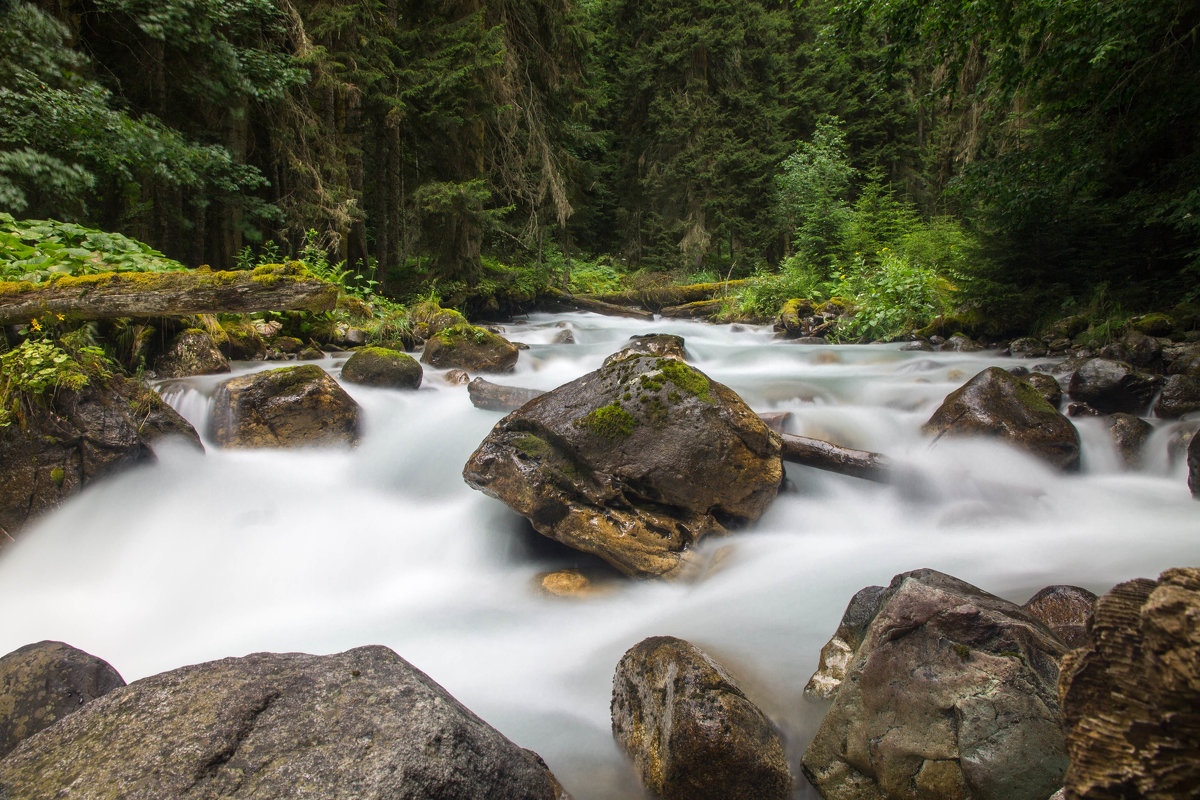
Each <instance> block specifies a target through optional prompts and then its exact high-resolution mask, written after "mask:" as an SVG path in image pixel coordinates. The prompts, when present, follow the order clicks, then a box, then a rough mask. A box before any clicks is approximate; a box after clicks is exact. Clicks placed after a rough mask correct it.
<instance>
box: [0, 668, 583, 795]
mask: <svg viewBox="0 0 1200 800" xmlns="http://www.w3.org/2000/svg"><path fill="white" fill-rule="evenodd" d="M0 796H3V797H6V798H7V799H8V800H44V798H49V797H66V796H70V797H72V798H75V799H76V800H101V798H115V797H120V798H123V800H185V799H192V798H202V797H203V798H227V799H228V800H251V798H300V797H308V798H327V799H328V800H351V799H353V800H359V799H360V798H485V797H486V798H490V799H491V800H561V799H562V798H563V797H564V795H563V792H562V788H561V787H560V786H559V784H558V782H557V781H556V780H555V778H554V776H553V775H552V774H551V773H550V771H549V770H548V769H547V768H546V765H545V763H544V762H543V761H542V760H541V759H540V758H539V757H538V756H537V755H536V754H534V753H532V752H530V751H528V750H524V749H522V748H520V747H518V746H517V745H515V744H513V743H512V742H511V741H509V740H508V739H507V738H505V737H504V736H503V735H501V734H500V732H499V731H497V730H496V729H494V728H492V727H491V726H489V725H488V724H487V723H486V722H484V721H483V720H482V719H480V718H479V717H478V716H476V715H475V714H473V713H471V711H470V710H468V709H467V708H465V707H464V706H463V705H462V704H461V703H459V702H458V701H457V700H455V699H454V698H453V697H452V696H451V695H450V694H449V693H448V692H446V690H445V689H443V688H442V687H441V686H439V685H438V684H437V683H435V682H434V681H433V680H432V679H430V678H429V677H428V676H427V675H425V674H424V673H422V672H421V671H420V670H418V669H417V668H415V667H414V666H412V665H411V664H409V663H408V662H407V661H405V660H404V659H402V658H400V657H399V656H398V655H396V654H395V653H393V652H392V651H391V650H388V649H387V648H385V647H379V646H374V647H360V648H357V649H355V650H350V651H348V652H345V653H339V654H335V655H325V656H314V655H305V654H302V653H284V654H276V653H256V654H254V655H249V656H246V657H244V658H226V659H222V660H220V661H212V662H208V663H205V664H196V665H193V666H188V667H183V668H181V669H177V670H173V671H171V672H165V673H162V674H161V675H155V676H152V677H149V678H143V679H142V680H139V681H135V682H134V683H131V684H130V685H128V686H126V687H123V688H120V689H115V690H113V691H111V692H109V693H108V694H106V695H104V696H103V697H101V698H99V699H97V700H93V701H92V702H90V703H87V704H86V705H84V706H83V707H82V708H80V709H79V710H78V711H76V712H75V713H74V714H71V715H69V716H67V717H66V718H64V719H61V720H59V722H58V723H56V724H55V725H53V726H51V727H49V728H47V729H45V730H43V731H41V732H40V733H38V734H36V735H34V736H32V737H30V738H28V739H26V740H25V741H23V742H22V743H21V744H20V745H19V746H18V747H17V749H16V750H14V751H13V752H12V753H10V754H9V756H8V757H7V758H5V759H4V760H3V761H0Z"/></svg>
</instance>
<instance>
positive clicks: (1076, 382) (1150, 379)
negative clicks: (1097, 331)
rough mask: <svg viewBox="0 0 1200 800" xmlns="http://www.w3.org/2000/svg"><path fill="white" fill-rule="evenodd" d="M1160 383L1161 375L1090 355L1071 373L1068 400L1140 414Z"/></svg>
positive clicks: (1147, 405) (1093, 406) (1097, 407)
mask: <svg viewBox="0 0 1200 800" xmlns="http://www.w3.org/2000/svg"><path fill="white" fill-rule="evenodd" d="M1161 384H1162V378H1161V377H1159V376H1157V375H1148V374H1146V373H1143V372H1139V371H1138V370H1136V369H1134V368H1133V366H1132V365H1130V364H1127V363H1125V362H1124V361H1113V360H1110V359H1106V358H1092V359H1088V360H1087V361H1085V362H1084V363H1083V364H1082V365H1081V366H1080V367H1079V369H1077V370H1076V371H1075V374H1074V375H1072V376H1071V384H1070V386H1069V387H1068V393H1069V394H1070V395H1071V399H1072V400H1078V401H1080V402H1083V403H1087V404H1088V405H1089V406H1091V407H1092V408H1095V409H1097V410H1099V411H1102V412H1104V413H1106V414H1111V413H1114V412H1117V411H1125V412H1128V413H1130V414H1140V413H1142V412H1144V411H1145V410H1146V409H1147V408H1149V407H1150V401H1151V400H1153V399H1154V394H1155V392H1156V391H1157V390H1158V387H1159V385H1161Z"/></svg>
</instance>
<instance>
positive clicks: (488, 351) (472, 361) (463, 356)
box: [421, 324, 520, 372]
mask: <svg viewBox="0 0 1200 800" xmlns="http://www.w3.org/2000/svg"><path fill="white" fill-rule="evenodd" d="M519 355H520V350H518V349H517V346H516V345H514V344H513V343H512V342H510V341H508V340H507V339H505V338H504V337H502V336H497V335H496V334H494V333H492V332H491V331H488V330H485V329H483V328H477V327H475V326H474V325H466V324H462V325H454V326H451V327H449V328H443V329H442V330H440V331H438V332H437V333H435V334H434V335H433V336H431V337H430V338H429V339H428V341H426V342H425V350H424V351H423V352H422V353H421V362H422V363H424V364H429V365H430V366H433V367H439V368H444V367H458V368H459V369H465V370H467V371H469V372H509V371H510V370H512V368H513V367H514V366H516V364H517V358H518V356H519Z"/></svg>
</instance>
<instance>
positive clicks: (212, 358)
mask: <svg viewBox="0 0 1200 800" xmlns="http://www.w3.org/2000/svg"><path fill="white" fill-rule="evenodd" d="M154 371H155V373H156V374H157V375H158V377H160V378H184V377H187V376H188V375H218V374H220V373H222V372H229V361H228V360H227V359H226V358H225V355H224V354H223V353H222V352H221V351H220V349H219V348H218V347H217V345H216V344H215V343H214V342H213V339H212V336H210V335H209V334H208V333H206V332H205V331H202V330H197V329H192V330H186V331H184V332H183V333H181V334H179V335H178V336H176V337H175V339H174V340H173V341H172V342H171V344H170V345H169V346H168V347H167V349H166V350H165V351H164V352H163V353H162V354H161V355H159V357H158V358H157V359H155V361H154Z"/></svg>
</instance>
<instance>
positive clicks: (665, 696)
mask: <svg viewBox="0 0 1200 800" xmlns="http://www.w3.org/2000/svg"><path fill="white" fill-rule="evenodd" d="M612 728H613V736H614V737H615V738H616V740H617V744H618V745H619V746H620V747H621V749H622V750H623V751H624V752H625V753H626V755H628V756H629V757H630V758H631V759H632V760H633V764H634V768H635V770H636V771H637V773H638V775H639V776H640V777H641V780H642V783H643V784H644V785H645V787H646V788H647V789H649V790H650V791H651V792H652V793H653V794H654V795H655V796H656V797H660V798H663V800H710V799H711V800H773V799H774V798H779V799H780V800H782V798H786V797H789V796H790V793H791V785H792V778H791V774H790V772H789V770H788V765H787V757H786V755H785V753H784V748H783V742H782V740H781V739H780V736H779V734H778V732H777V731H776V730H775V727H774V725H772V724H771V721H770V720H769V719H767V717H766V715H765V714H763V712H762V711H761V710H760V709H759V708H758V707H757V706H756V705H754V703H752V702H751V701H750V700H749V699H747V697H746V695H745V694H744V693H743V692H742V690H741V689H740V688H739V687H738V685H737V683H736V682H735V680H734V679H733V677H732V676H731V675H730V674H729V673H728V672H727V671H726V670H725V669H724V668H723V667H722V666H721V665H720V664H718V663H717V662H715V661H714V660H713V659H712V658H710V657H709V656H708V655H707V654H705V653H704V652H703V651H701V650H700V649H699V648H697V647H695V646H694V645H692V644H690V643H689V642H686V641H683V640H682V639H676V638H674V637H670V636H655V637H652V638H650V639H646V640H644V641H642V642H641V643H639V644H637V645H635V646H634V647H632V648H631V649H630V650H629V651H628V652H626V653H625V655H624V657H622V659H621V661H620V663H619V664H618V665H617V669H616V674H615V675H614V677H613V696H612Z"/></svg>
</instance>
